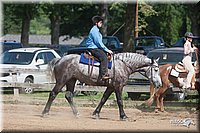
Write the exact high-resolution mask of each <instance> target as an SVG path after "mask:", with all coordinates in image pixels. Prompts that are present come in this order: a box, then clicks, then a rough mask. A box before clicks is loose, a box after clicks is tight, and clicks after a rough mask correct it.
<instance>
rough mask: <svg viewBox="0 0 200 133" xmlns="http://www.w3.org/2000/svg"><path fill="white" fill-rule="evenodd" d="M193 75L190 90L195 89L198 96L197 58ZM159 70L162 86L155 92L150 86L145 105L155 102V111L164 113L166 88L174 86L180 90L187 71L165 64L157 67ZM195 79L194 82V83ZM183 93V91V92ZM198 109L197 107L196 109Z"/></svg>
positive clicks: (180, 67) (199, 86)
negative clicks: (148, 96)
mask: <svg viewBox="0 0 200 133" xmlns="http://www.w3.org/2000/svg"><path fill="white" fill-rule="evenodd" d="M194 68H195V74H194V75H193V78H192V82H191V89H197V90H198V92H199V94H200V82H199V80H200V73H199V64H198V58H197V60H196V61H195V62H194ZM159 69H160V77H161V80H162V86H161V87H160V88H159V89H158V90H155V88H154V85H153V84H151V85H150V98H149V99H148V100H147V101H146V103H147V105H149V106H150V105H151V104H152V103H153V101H154V100H155V101H156V109H155V111H156V112H158V111H159V110H160V111H161V112H164V105H163V100H164V96H165V92H166V90H167V89H168V88H170V87H172V86H174V87H179V88H180V89H182V86H183V84H184V80H185V79H186V77H187V71H186V70H184V68H183V66H181V65H180V64H165V65H162V66H160V67H159ZM195 77H196V79H197V80H196V81H195ZM183 91H184V90H183ZM198 109H199V107H198Z"/></svg>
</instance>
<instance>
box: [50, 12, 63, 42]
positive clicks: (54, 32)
mask: <svg viewBox="0 0 200 133" xmlns="http://www.w3.org/2000/svg"><path fill="white" fill-rule="evenodd" d="M60 19H61V17H60V16H58V15H51V16H50V20H51V44H52V45H54V44H59V35H60Z"/></svg>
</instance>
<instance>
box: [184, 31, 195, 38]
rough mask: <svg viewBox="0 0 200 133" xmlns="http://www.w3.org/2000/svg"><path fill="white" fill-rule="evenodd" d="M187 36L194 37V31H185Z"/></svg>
mask: <svg viewBox="0 0 200 133" xmlns="http://www.w3.org/2000/svg"><path fill="white" fill-rule="evenodd" d="M185 37H190V38H193V34H192V32H186V33H185Z"/></svg>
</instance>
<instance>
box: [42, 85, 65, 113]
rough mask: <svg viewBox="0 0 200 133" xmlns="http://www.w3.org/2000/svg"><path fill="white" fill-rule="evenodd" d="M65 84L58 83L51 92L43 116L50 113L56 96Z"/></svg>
mask: <svg viewBox="0 0 200 133" xmlns="http://www.w3.org/2000/svg"><path fill="white" fill-rule="evenodd" d="M63 86H64V84H59V83H56V85H55V86H54V88H53V90H52V91H51V92H50V94H49V99H48V101H47V103H46V106H45V108H44V110H43V112H42V116H44V115H45V114H48V113H49V110H50V107H51V104H52V102H53V100H54V99H55V98H56V96H57V95H58V93H59V92H60V90H61V89H62V87H63Z"/></svg>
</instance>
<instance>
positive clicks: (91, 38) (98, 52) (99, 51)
mask: <svg viewBox="0 0 200 133" xmlns="http://www.w3.org/2000/svg"><path fill="white" fill-rule="evenodd" d="M92 22H93V24H94V26H93V27H92V29H91V30H90V33H89V35H88V39H87V41H86V46H87V47H88V48H89V51H90V52H91V54H92V55H93V56H94V57H96V58H97V59H98V60H99V61H100V69H99V78H98V80H106V79H109V78H110V77H109V75H108V59H107V55H106V53H110V54H112V53H113V52H112V51H111V50H109V49H108V48H107V47H106V46H105V45H104V44H103V42H102V35H101V33H100V31H99V29H100V28H101V27H102V25H103V18H102V17H101V16H94V17H92Z"/></svg>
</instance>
